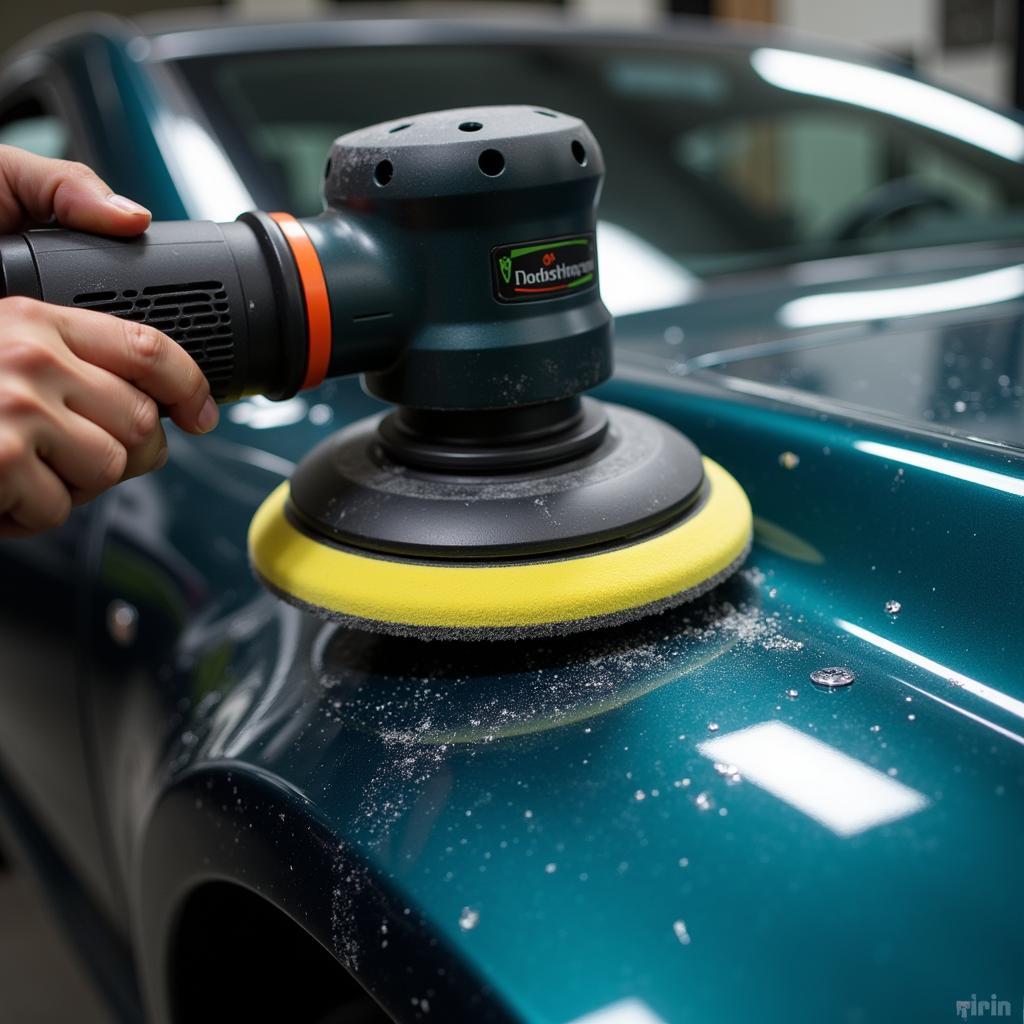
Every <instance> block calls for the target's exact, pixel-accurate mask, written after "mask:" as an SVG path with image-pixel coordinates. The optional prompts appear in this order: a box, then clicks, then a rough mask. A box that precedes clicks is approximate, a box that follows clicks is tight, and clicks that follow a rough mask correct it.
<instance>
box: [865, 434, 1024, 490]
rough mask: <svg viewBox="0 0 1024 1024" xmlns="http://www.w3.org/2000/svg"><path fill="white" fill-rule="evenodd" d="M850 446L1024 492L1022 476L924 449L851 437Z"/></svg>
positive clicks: (984, 484)
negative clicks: (932, 453)
mask: <svg viewBox="0 0 1024 1024" xmlns="http://www.w3.org/2000/svg"><path fill="white" fill-rule="evenodd" d="M853 447H854V448H856V449H857V450H858V451H861V452H865V453H866V454H868V455H877V456H878V457H879V458H880V459H888V460H889V461H891V462H901V463H903V465H905V466H916V467H917V468H918V469H927V470H929V471H930V472H932V473H941V474H942V475H943V476H952V477H955V478H956V479H957V480H965V481H966V482H967V483H971V484H979V485H980V486H982V487H991V488H992V490H994V491H1002V492H1003V493H1004V494H1015V495H1017V496H1018V497H1022V496H1024V480H1021V479H1020V478H1019V477H1015V476H1008V475H1007V474H1006V473H997V472H995V470H992V469H980V468H979V467H978V466H967V465H964V464H963V463H961V462H954V461H953V460H952V459H944V458H942V457H941V456H939V455H926V454H925V453H924V452H915V451H913V450H912V449H910V448H898V447H897V446H896V445H892V444H879V443H878V442H877V441H854V442H853Z"/></svg>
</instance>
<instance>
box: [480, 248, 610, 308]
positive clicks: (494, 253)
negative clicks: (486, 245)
mask: <svg viewBox="0 0 1024 1024" xmlns="http://www.w3.org/2000/svg"><path fill="white" fill-rule="evenodd" d="M491 265H492V268H493V275H492V276H493V279H494V295H495V298H497V299H498V301H499V302H534V301H537V300H539V299H556V298H560V297H562V296H565V295H573V294H576V293H578V292H580V291H586V290H587V289H589V288H593V287H594V286H595V285H596V284H597V256H596V252H595V246H594V236H593V234H585V235H573V236H570V237H566V238H548V239H539V240H538V241H535V242H518V243H516V244H514V245H499V246H498V247H497V248H495V249H492V250H491Z"/></svg>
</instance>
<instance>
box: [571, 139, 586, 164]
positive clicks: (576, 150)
mask: <svg viewBox="0 0 1024 1024" xmlns="http://www.w3.org/2000/svg"><path fill="white" fill-rule="evenodd" d="M572 155H573V156H574V157H575V158H576V163H578V164H579V165H580V167H586V166H587V151H586V150H585V149H584V148H583V143H582V142H580V141H579V140H578V139H573V143H572Z"/></svg>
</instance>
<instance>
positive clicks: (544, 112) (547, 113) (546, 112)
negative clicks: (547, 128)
mask: <svg viewBox="0 0 1024 1024" xmlns="http://www.w3.org/2000/svg"><path fill="white" fill-rule="evenodd" d="M534 113H535V114H540V116H541V117H558V115H557V114H552V113H551V111H550V110H535V111H534Z"/></svg>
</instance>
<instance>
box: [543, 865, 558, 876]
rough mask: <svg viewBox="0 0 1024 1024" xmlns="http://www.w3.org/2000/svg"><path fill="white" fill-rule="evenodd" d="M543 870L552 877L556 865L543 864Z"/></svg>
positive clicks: (556, 867) (556, 868)
mask: <svg viewBox="0 0 1024 1024" xmlns="http://www.w3.org/2000/svg"><path fill="white" fill-rule="evenodd" d="M544 870H545V871H546V872H547V873H548V874H549V875H553V874H554V873H555V872H556V871H557V870H558V865H557V864H545V865H544Z"/></svg>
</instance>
